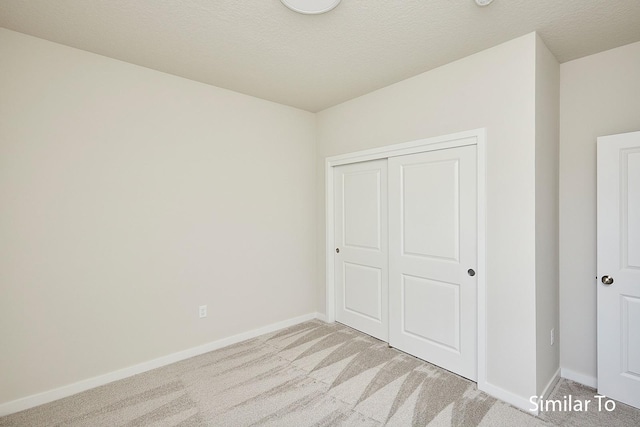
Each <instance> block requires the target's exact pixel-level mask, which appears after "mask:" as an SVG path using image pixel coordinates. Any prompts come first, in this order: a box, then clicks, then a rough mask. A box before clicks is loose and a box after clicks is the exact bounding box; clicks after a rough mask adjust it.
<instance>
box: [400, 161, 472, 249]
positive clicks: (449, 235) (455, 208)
mask: <svg viewBox="0 0 640 427" xmlns="http://www.w3.org/2000/svg"><path fill="white" fill-rule="evenodd" d="M400 174H401V176H400V179H401V183H400V186H401V188H402V191H403V193H402V195H401V196H402V202H401V203H402V213H403V215H404V218H403V220H402V223H401V226H402V250H403V253H404V254H405V255H415V256H424V257H435V258H441V259H450V260H452V261H457V260H458V243H459V242H458V235H459V228H458V225H459V221H460V218H459V217H458V214H459V203H458V202H459V197H460V194H459V184H458V160H457V159H452V160H445V161H442V162H429V161H426V162H424V163H415V164H409V165H406V166H401V170H400Z"/></svg>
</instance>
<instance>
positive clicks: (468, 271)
mask: <svg viewBox="0 0 640 427" xmlns="http://www.w3.org/2000/svg"><path fill="white" fill-rule="evenodd" d="M467 274H468V275H469V276H471V277H473V276H475V275H476V272H475V271H474V270H473V268H470V269H468V270H467Z"/></svg>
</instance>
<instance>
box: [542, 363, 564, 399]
mask: <svg viewBox="0 0 640 427" xmlns="http://www.w3.org/2000/svg"><path fill="white" fill-rule="evenodd" d="M558 381H560V368H558V370H557V371H556V373H555V374H553V377H551V379H550V380H549V382H548V383H547V385H546V386H545V388H544V390H542V394H541V396H542V398H543V399H547V398H548V397H549V395H550V394H551V392H552V391H553V388H554V387H555V386H556V384H557V383H558Z"/></svg>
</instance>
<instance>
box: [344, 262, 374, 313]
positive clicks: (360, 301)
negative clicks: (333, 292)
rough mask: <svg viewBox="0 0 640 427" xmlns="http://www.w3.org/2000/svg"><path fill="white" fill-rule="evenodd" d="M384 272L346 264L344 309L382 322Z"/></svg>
mask: <svg viewBox="0 0 640 427" xmlns="http://www.w3.org/2000/svg"><path fill="white" fill-rule="evenodd" d="M381 308H382V272H381V269H380V268H375V267H369V266H365V265H358V264H352V263H348V262H345V263H344V309H345V310H346V311H349V312H351V313H354V314H358V315H361V316H364V317H368V318H370V319H372V320H375V321H378V322H381V321H382V316H381V315H382V310H381Z"/></svg>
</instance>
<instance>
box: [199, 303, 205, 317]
mask: <svg viewBox="0 0 640 427" xmlns="http://www.w3.org/2000/svg"><path fill="white" fill-rule="evenodd" d="M198 316H200V318H201V319H202V318H203V317H207V306H206V305H201V306H200V307H198Z"/></svg>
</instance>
